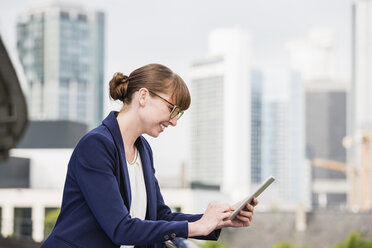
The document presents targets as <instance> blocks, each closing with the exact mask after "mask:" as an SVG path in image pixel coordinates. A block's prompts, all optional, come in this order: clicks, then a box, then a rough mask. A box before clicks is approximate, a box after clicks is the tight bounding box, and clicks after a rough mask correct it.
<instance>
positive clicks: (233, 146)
mask: <svg viewBox="0 0 372 248" xmlns="http://www.w3.org/2000/svg"><path fill="white" fill-rule="evenodd" d="M250 60H251V54H250V35H249V34H248V33H246V32H244V31H242V30H241V29H238V28H233V29H219V30H214V31H212V32H211V33H210V35H209V56H208V58H207V59H203V60H200V61H198V62H195V63H194V64H193V66H192V71H191V91H192V96H193V105H192V109H191V112H192V139H191V144H192V148H191V173H190V175H191V178H190V180H191V182H200V183H205V184H213V185H219V186H221V189H222V191H223V192H229V194H231V196H232V198H235V199H239V198H241V197H242V195H244V194H247V193H248V191H249V186H250V181H251V175H250V173H251V172H250V152H251V150H250V149H251V146H250V142H251V140H250V134H251V120H250V119H251V115H250V105H251V92H250V91H251V85H250V80H251V75H250V73H251V68H250Z"/></svg>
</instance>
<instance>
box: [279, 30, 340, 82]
mask: <svg viewBox="0 0 372 248" xmlns="http://www.w3.org/2000/svg"><path fill="white" fill-rule="evenodd" d="M334 37H335V35H334V33H333V32H332V31H331V30H328V29H311V30H310V31H309V32H308V35H307V37H304V38H297V39H294V40H291V41H288V42H287V43H286V47H287V49H288V51H289V58H290V61H289V62H290V68H291V69H292V70H294V71H297V72H300V73H301V78H302V80H303V81H307V80H324V79H330V78H335V76H336V52H335V50H336V49H335V38H334Z"/></svg>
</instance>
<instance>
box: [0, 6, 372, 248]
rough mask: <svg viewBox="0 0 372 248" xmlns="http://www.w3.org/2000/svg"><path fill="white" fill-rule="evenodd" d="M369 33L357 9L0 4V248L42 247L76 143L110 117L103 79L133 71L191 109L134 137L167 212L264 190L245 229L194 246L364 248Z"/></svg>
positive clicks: (371, 227)
mask: <svg viewBox="0 0 372 248" xmlns="http://www.w3.org/2000/svg"><path fill="white" fill-rule="evenodd" d="M371 20H372V0H354V1H352V0H326V1H320V0H311V1H310V0H302V1H294V0H280V1H274V0H267V1H251V0H248V1H241V0H231V1H228V2H227V1H212V0H205V1H195V0H190V1H175V0H160V1H143V0H139V1H119V0H107V1H105V2H103V1H98V0H93V1H88V0H78V1H62V0H61V1H40V0H28V1H26V0H13V1H1V8H0V37H1V46H0V49H1V53H0V233H1V237H2V238H0V247H34V246H35V247H38V246H40V242H42V241H43V240H44V239H45V238H46V237H47V236H48V235H49V233H50V232H51V230H52V228H53V226H54V223H55V221H56V218H57V216H58V212H59V207H60V204H61V200H62V191H63V185H64V180H65V175H66V171H67V164H68V161H69V158H70V156H71V153H72V151H73V149H74V147H75V145H76V143H77V142H78V140H79V139H80V138H81V137H82V136H83V135H84V134H85V133H86V132H88V131H89V130H91V129H92V128H94V127H96V126H97V125H99V124H100V123H101V121H102V119H103V118H105V116H107V114H108V113H109V112H110V111H112V110H119V109H120V108H121V105H120V103H117V102H114V101H110V99H109V94H108V82H109V80H110V79H111V77H112V75H113V74H114V73H115V72H122V73H124V74H126V75H129V74H130V72H131V71H133V70H134V69H136V68H138V67H140V66H143V65H146V64H148V63H161V64H164V65H166V66H168V67H170V68H171V69H172V70H173V71H174V72H176V73H178V74H179V75H180V76H181V77H182V78H183V79H184V80H185V82H186V83H187V85H188V86H189V89H190V91H191V97H192V103H191V107H190V109H189V110H187V111H186V113H185V114H184V115H183V117H182V119H180V121H179V122H178V125H177V127H172V128H169V129H167V130H166V132H164V133H163V134H162V135H161V136H160V137H158V138H156V139H154V138H151V137H146V138H147V139H148V140H149V142H150V144H151V146H152V149H153V153H154V163H155V168H156V176H157V178H158V179H159V182H160V185H161V188H162V192H163V196H164V198H165V201H166V203H167V204H168V205H169V206H171V207H172V208H173V209H174V210H175V211H182V212H189V213H200V212H203V211H204V209H205V208H206V206H207V204H208V203H209V202H211V201H215V202H225V203H230V204H233V203H235V202H237V201H238V200H241V199H243V198H244V197H245V196H246V195H248V194H249V193H250V192H253V191H254V190H255V189H256V188H257V187H258V186H259V185H260V184H261V183H262V182H263V181H264V180H265V179H266V178H267V177H268V176H270V175H273V176H274V177H275V178H276V182H275V183H274V184H273V185H272V186H270V187H269V188H268V190H267V191H265V192H264V193H263V195H262V196H260V197H259V201H260V204H259V205H258V206H257V208H256V214H255V216H254V220H253V222H252V224H251V226H250V227H249V228H242V229H225V230H224V231H223V232H222V236H221V239H220V241H219V242H218V243H212V244H211V243H204V244H201V243H199V244H198V245H199V246H204V247H207V246H208V247H237V248H239V247H248V246H249V247H303V246H305V245H308V246H309V247H334V246H335V247H341V246H337V245H336V244H339V245H341V242H343V240H347V239H348V238H349V239H354V240H358V242H362V243H363V242H364V243H365V244H367V243H368V244H369V245H372V241H371V238H372V211H371V209H372V184H371V166H372V158H371V152H372V147H371V139H372V98H371V97H370V95H371V94H372V59H371V58H372V22H371ZM350 235H351V236H350ZM345 242H347V241H345ZM290 245H292V246H290ZM342 247H346V246H342ZM348 247H349V246H348ZM350 247H357V246H350ZM368 247H369V246H368ZM371 247H372V246H371Z"/></svg>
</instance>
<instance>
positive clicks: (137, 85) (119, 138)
mask: <svg viewBox="0 0 372 248" xmlns="http://www.w3.org/2000/svg"><path fill="white" fill-rule="evenodd" d="M110 96H111V98H112V99H114V100H120V101H122V102H123V107H122V109H121V110H120V111H119V112H111V113H110V114H109V115H108V116H107V117H106V119H105V120H103V122H102V125H100V126H98V127H97V128H95V129H93V130H92V131H90V132H89V133H87V134H86V135H85V136H84V137H83V138H82V139H81V140H80V141H79V143H78V144H77V146H76V148H75V150H74V152H73V154H72V157H71V160H70V162H69V165H68V172H67V177H66V182H65V189H64V193H63V202H62V207H61V212H60V215H59V217H58V220H57V223H56V225H55V227H54V229H53V231H52V233H51V235H50V236H49V237H48V239H47V240H46V241H45V242H44V243H43V245H42V247H53V248H59V247H90V248H94V247H105V248H107V247H108V248H109V247H120V246H121V247H125V248H128V247H143V248H144V247H146V248H150V247H158V245H160V247H161V246H163V245H164V242H166V244H167V245H169V243H170V242H171V240H173V239H175V238H176V237H183V238H187V237H194V238H199V239H206V240H216V239H218V237H219V234H220V229H221V228H223V227H242V226H248V225H249V223H250V221H251V219H252V216H253V207H254V206H255V205H256V204H257V201H256V200H255V199H254V201H253V203H252V205H251V204H247V206H246V207H247V209H246V210H242V211H241V212H240V214H239V215H238V217H237V218H235V219H234V220H233V221H231V220H229V216H230V214H231V212H232V211H233V210H234V209H235V206H229V205H228V204H210V205H209V206H208V208H207V210H206V211H205V213H204V214H183V213H172V211H171V209H170V208H169V207H168V206H167V205H166V204H165V203H164V200H163V197H162V195H161V192H160V188H159V185H158V181H157V179H156V178H155V173H154V172H155V169H154V165H153V157H152V151H151V147H150V145H149V144H148V143H147V141H146V140H145V138H144V137H143V136H142V135H143V134H148V135H150V136H152V137H157V136H159V134H160V133H161V132H163V131H164V129H165V128H166V127H168V126H169V125H172V126H176V125H177V121H178V119H179V118H180V117H181V116H182V114H183V112H184V111H185V110H186V109H188V107H189V106H190V93H189V90H188V89H187V86H186V84H185V83H184V81H183V80H182V78H181V77H180V76H178V75H177V74H175V73H173V72H172V71H171V70H170V69H169V68H167V67H165V66H163V65H159V64H150V65H146V66H143V67H141V68H139V69H137V70H135V71H133V72H132V73H131V74H130V75H129V76H125V75H123V74H122V73H116V74H114V76H113V78H112V80H111V81H110Z"/></svg>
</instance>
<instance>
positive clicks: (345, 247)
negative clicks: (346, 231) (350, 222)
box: [333, 232, 372, 248]
mask: <svg viewBox="0 0 372 248" xmlns="http://www.w3.org/2000/svg"><path fill="white" fill-rule="evenodd" d="M333 248H372V239H370V240H367V239H365V238H363V236H362V234H361V233H360V232H352V233H350V235H349V237H348V238H347V239H345V240H344V241H343V242H341V243H338V244H336V245H334V246H333Z"/></svg>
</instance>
